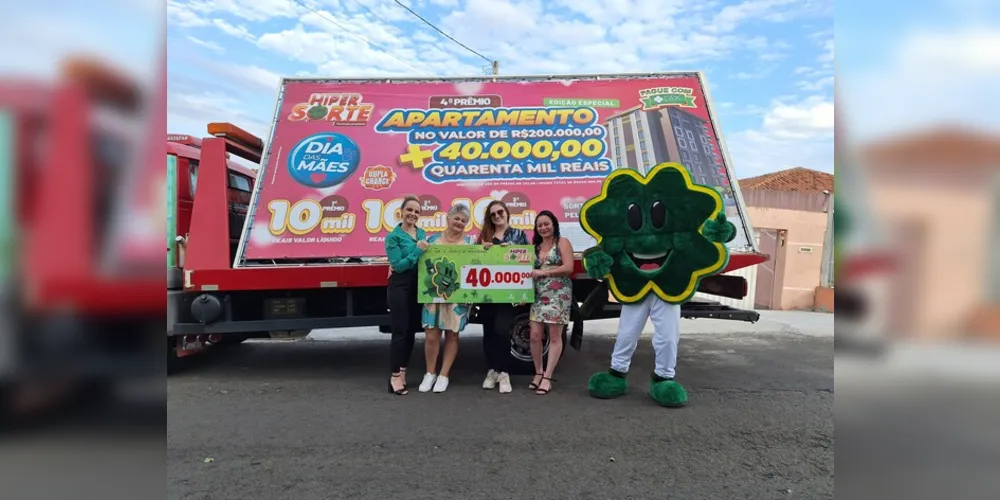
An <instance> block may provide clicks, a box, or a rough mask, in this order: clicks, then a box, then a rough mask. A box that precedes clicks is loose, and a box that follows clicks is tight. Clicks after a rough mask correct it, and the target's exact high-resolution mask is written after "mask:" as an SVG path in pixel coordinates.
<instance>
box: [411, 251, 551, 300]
mask: <svg viewBox="0 0 1000 500" xmlns="http://www.w3.org/2000/svg"><path fill="white" fill-rule="evenodd" d="M534 260H535V249H534V247H532V246H531V245H511V246H500V245H494V246H492V247H490V248H489V249H484V248H483V247H482V246H481V245H431V246H430V247H428V248H427V251H426V252H424V254H423V255H422V256H421V257H420V261H419V262H418V264H417V265H418V272H417V278H418V280H419V283H418V284H417V301H418V302H420V303H421V304H430V303H447V304H487V303H510V304H518V303H530V302H534V300H535V285H534V282H533V281H532V279H531V270H532V269H533V268H534V266H533V263H534Z"/></svg>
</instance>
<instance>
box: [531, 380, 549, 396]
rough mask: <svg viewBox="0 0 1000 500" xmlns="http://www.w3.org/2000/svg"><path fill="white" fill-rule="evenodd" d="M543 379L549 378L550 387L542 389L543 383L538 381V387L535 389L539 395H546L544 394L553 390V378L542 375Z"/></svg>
mask: <svg viewBox="0 0 1000 500" xmlns="http://www.w3.org/2000/svg"><path fill="white" fill-rule="evenodd" d="M542 380H548V381H549V388H548V389H542V383H541V382H539V383H538V388H536V389H535V394H536V395H539V396H544V395H546V394H548V393H549V391H551V390H552V379H551V378H549V377H542Z"/></svg>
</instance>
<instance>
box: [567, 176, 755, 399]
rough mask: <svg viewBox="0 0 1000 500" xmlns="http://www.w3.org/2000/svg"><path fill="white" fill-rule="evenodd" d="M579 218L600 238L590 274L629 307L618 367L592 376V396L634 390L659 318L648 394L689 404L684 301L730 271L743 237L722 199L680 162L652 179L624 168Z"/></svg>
mask: <svg viewBox="0 0 1000 500" xmlns="http://www.w3.org/2000/svg"><path fill="white" fill-rule="evenodd" d="M580 221H581V223H582V225H583V228H584V230H585V231H587V233H589V234H590V235H591V236H593V237H594V238H595V239H596V240H597V246H595V247H593V248H590V249H588V250H587V251H586V252H584V254H583V264H584V267H585V268H586V270H587V274H588V275H589V276H590V277H592V278H594V279H597V280H604V281H605V283H606V284H607V286H608V288H609V289H610V291H611V294H612V295H613V296H614V298H615V299H616V300H617V301H618V302H619V303H621V305H622V306H621V307H622V309H621V315H620V317H619V320H618V336H617V340H616V341H615V347H614V352H613V353H612V355H611V368H610V370H608V371H604V372H600V373H597V374H594V375H593V376H592V377H591V378H590V381H589V382H588V390H589V391H590V394H591V395H592V396H594V397H597V398H604V399H610V398H616V397H618V396H622V395H624V394H625V393H626V392H627V390H628V382H627V380H626V377H627V375H628V372H629V367H630V365H631V362H632V355H633V354H634V353H635V349H636V346H637V344H638V342H639V336H640V334H641V333H642V329H643V327H644V326H645V325H646V320H647V319H652V323H653V328H654V333H653V351H654V353H655V356H656V358H655V368H654V370H653V374H652V377H651V380H650V382H649V396H650V397H652V398H653V400H654V401H656V402H657V403H659V404H660V405H662V406H667V407H677V406H683V405H684V404H686V403H687V392H686V391H685V390H684V387H683V386H682V385H681V384H680V383H678V382H677V381H675V380H674V376H675V369H676V365H677V344H678V341H679V339H680V319H681V304H683V303H684V302H686V301H688V300H690V299H691V298H692V297H693V296H694V293H695V291H696V290H697V289H698V284H699V283H700V281H701V279H702V278H704V277H707V276H711V275H713V274H717V273H719V272H722V271H723V270H724V268H725V267H726V264H727V263H728V261H729V251H728V249H727V248H726V246H725V243H727V242H729V241H731V240H732V239H733V238H734V237H735V235H736V228H735V226H733V224H732V223H731V222H729V221H727V220H726V216H725V213H724V212H723V203H722V197H721V196H720V195H719V193H718V191H716V190H715V189H712V188H711V187H707V186H701V185H697V184H694V183H692V182H691V175H690V174H689V173H688V171H687V169H685V168H684V166H682V165H680V164H677V163H661V164H659V165H657V166H655V167H654V168H653V169H652V170H650V171H649V172H648V173H647V175H646V176H645V177H643V176H642V175H641V174H639V173H638V172H636V171H635V170H630V169H620V170H616V171H614V172H612V173H611V174H610V175H608V177H607V178H606V179H605V180H604V185H603V186H602V188H601V194H600V195H599V196H596V197H594V198H592V199H590V200H589V201H587V203H585V204H584V206H583V208H582V209H581V212H580Z"/></svg>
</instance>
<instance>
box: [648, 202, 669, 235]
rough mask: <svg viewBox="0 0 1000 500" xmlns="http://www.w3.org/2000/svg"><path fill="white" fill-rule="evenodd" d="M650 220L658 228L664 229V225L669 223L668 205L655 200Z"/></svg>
mask: <svg viewBox="0 0 1000 500" xmlns="http://www.w3.org/2000/svg"><path fill="white" fill-rule="evenodd" d="M649 221H650V222H651V223H652V224H653V227H655V228H656V229H663V225H664V224H666V223H667V207H666V206H665V205H664V204H663V203H660V202H659V201H654V202H653V206H652V208H650V210H649Z"/></svg>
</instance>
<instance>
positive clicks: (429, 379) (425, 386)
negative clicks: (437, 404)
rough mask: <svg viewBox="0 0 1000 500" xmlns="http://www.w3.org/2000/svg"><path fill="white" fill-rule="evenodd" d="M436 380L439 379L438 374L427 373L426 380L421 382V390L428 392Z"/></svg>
mask: <svg viewBox="0 0 1000 500" xmlns="http://www.w3.org/2000/svg"><path fill="white" fill-rule="evenodd" d="M435 380H437V375H435V374H433V373H425V374H424V380H423V381H421V382H420V387H419V388H418V390H419V391H420V392H427V391H429V390H431V387H433V386H434V381H435Z"/></svg>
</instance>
